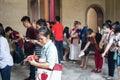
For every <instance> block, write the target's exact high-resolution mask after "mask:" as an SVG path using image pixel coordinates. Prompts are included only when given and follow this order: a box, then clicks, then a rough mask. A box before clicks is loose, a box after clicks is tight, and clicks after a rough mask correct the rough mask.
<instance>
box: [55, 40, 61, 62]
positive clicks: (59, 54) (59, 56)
mask: <svg viewBox="0 0 120 80" xmlns="http://www.w3.org/2000/svg"><path fill="white" fill-rule="evenodd" d="M55 46H56V48H57V50H58V60H59V63H61V61H62V60H63V41H62V40H61V41H55Z"/></svg>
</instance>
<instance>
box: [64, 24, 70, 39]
mask: <svg viewBox="0 0 120 80" xmlns="http://www.w3.org/2000/svg"><path fill="white" fill-rule="evenodd" d="M64 33H66V37H67V38H69V27H67V26H66V27H65V28H64V30H63V34H64Z"/></svg>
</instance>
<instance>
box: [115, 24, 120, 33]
mask: <svg viewBox="0 0 120 80" xmlns="http://www.w3.org/2000/svg"><path fill="white" fill-rule="evenodd" d="M114 27H115V28H114V33H115V34H116V33H120V24H116V25H115V26H114Z"/></svg>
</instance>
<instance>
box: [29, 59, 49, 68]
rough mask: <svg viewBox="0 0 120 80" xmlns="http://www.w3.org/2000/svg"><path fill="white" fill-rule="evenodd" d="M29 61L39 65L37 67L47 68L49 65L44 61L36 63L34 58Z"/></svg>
mask: <svg viewBox="0 0 120 80" xmlns="http://www.w3.org/2000/svg"><path fill="white" fill-rule="evenodd" d="M29 62H30V64H31V65H33V66H36V67H39V68H46V69H48V68H49V65H48V64H46V63H38V62H36V61H35V60H29Z"/></svg>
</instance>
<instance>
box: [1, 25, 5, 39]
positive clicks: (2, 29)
mask: <svg viewBox="0 0 120 80" xmlns="http://www.w3.org/2000/svg"><path fill="white" fill-rule="evenodd" d="M0 35H2V36H4V37H5V31H4V28H3V25H2V23H0Z"/></svg>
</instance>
